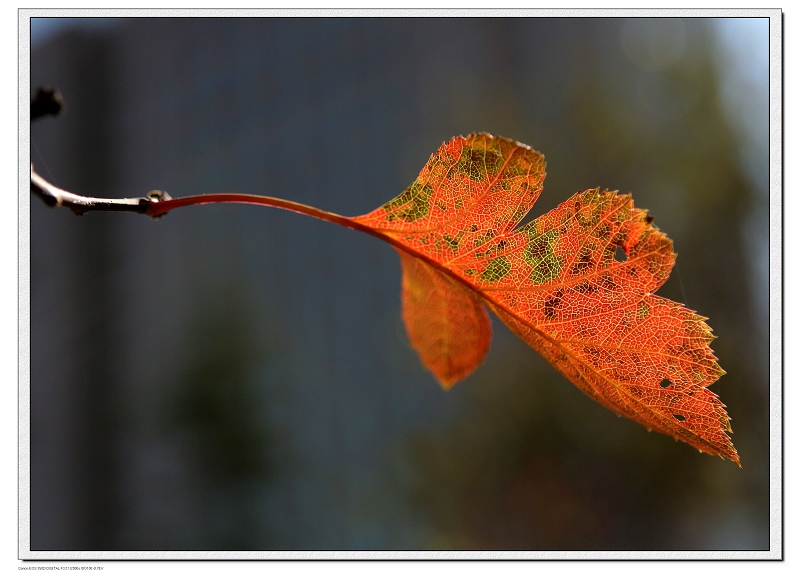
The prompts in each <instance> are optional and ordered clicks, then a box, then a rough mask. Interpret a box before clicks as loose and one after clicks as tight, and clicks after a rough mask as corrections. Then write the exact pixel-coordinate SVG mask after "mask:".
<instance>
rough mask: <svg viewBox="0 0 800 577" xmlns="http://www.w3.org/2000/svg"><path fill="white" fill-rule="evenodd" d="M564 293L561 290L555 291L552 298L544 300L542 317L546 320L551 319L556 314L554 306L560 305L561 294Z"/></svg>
mask: <svg viewBox="0 0 800 577" xmlns="http://www.w3.org/2000/svg"><path fill="white" fill-rule="evenodd" d="M562 294H564V293H562V292H561V290H558V291H556V293H555V294H554V295H553V298H551V299H549V300H547V301H545V303H544V317H545V318H546V319H547V320H552V319H553V318H554V317H555V316H556V308H558V307H559V305H561V295H562Z"/></svg>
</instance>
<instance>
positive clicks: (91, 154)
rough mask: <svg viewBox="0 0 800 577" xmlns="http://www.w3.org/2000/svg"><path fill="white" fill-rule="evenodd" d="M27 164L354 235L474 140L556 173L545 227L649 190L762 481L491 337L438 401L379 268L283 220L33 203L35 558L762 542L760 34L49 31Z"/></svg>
mask: <svg viewBox="0 0 800 577" xmlns="http://www.w3.org/2000/svg"><path fill="white" fill-rule="evenodd" d="M31 34H32V36H31V37H32V49H31V88H32V89H35V88H36V87H38V86H41V85H54V86H57V87H58V88H59V89H60V90H61V92H62V93H63V95H64V98H65V100H66V102H67V110H66V112H65V113H64V114H62V115H61V116H60V117H58V118H48V119H44V120H41V121H39V122H37V123H36V124H34V125H33V126H32V139H31V142H32V144H31V159H32V162H33V163H34V164H35V165H36V167H37V170H38V171H39V172H40V173H41V174H42V175H43V176H44V177H45V178H48V179H49V180H50V181H51V182H53V183H55V184H56V185H57V186H59V187H61V188H65V189H67V190H70V191H73V192H77V193H80V194H84V195H90V196H100V197H129V196H142V195H144V194H145V193H146V192H147V191H149V190H151V189H156V188H157V189H162V190H166V191H168V192H169V193H170V194H171V195H172V196H185V195H190V194H202V193H212V192H242V193H252V194H264V195H270V196H279V197H282V198H286V199H290V200H294V201H298V202H303V203H306V204H311V205H313V206H317V207H319V208H323V209H326V210H330V211H334V212H338V213H340V214H345V215H357V214H363V213H366V212H369V211H371V210H372V209H373V208H375V207H377V206H379V205H381V204H382V203H384V202H386V201H387V200H389V199H391V198H393V197H395V196H396V195H397V194H399V193H400V192H401V191H402V190H403V189H404V188H405V187H406V186H407V185H408V184H410V183H411V182H412V181H413V180H414V178H415V177H416V175H417V174H418V172H419V170H420V169H421V168H422V166H423V165H424V163H425V162H426V160H427V159H428V156H429V155H430V154H431V153H433V152H434V151H435V150H436V149H437V148H438V146H439V145H440V144H441V143H442V142H443V141H446V140H449V139H450V138H451V137H452V136H455V135H458V134H468V133H470V132H476V131H485V132H491V133H493V134H498V135H502V136H506V137H509V138H513V139H516V140H519V141H521V142H524V143H526V144H529V145H531V146H532V147H534V148H535V149H537V150H539V151H541V152H543V153H544V154H545V157H546V158H547V161H548V177H547V180H546V182H545V189H544V192H543V194H542V196H541V197H540V200H539V201H538V203H537V205H536V206H535V207H534V209H533V211H532V214H533V215H534V216H538V215H540V214H542V213H544V212H546V211H547V210H549V209H551V208H553V207H555V206H556V205H557V204H558V203H560V202H562V201H563V200H565V199H566V198H568V197H569V196H570V195H572V194H573V193H574V192H576V191H578V190H581V189H585V188H590V187H597V186H600V187H607V188H610V189H618V190H620V191H621V192H623V193H628V192H631V193H633V196H634V201H635V203H636V206H639V207H642V208H647V209H649V211H650V214H651V215H652V216H653V217H654V218H655V224H656V225H658V226H659V227H660V228H661V229H662V230H664V231H665V232H666V233H667V234H668V235H669V236H670V237H671V238H672V239H673V241H674V243H675V250H676V252H678V253H679V257H678V261H677V263H678V264H677V267H676V269H675V270H673V273H672V277H671V279H670V280H669V281H668V282H667V283H666V284H665V285H664V287H662V288H661V289H660V290H659V293H658V294H660V295H662V296H665V297H668V298H671V299H673V300H676V301H679V302H682V303H685V304H686V305H687V306H688V307H690V308H692V309H695V310H698V311H699V312H700V313H701V314H702V315H704V316H707V317H709V319H710V320H709V321H708V322H709V324H710V325H711V326H712V327H713V328H714V332H715V334H716V335H717V336H718V338H717V340H716V341H714V343H713V345H712V346H713V348H714V350H715V352H716V354H717V355H718V357H719V359H720V365H721V366H722V367H723V368H724V369H725V370H726V371H727V374H726V375H725V376H723V377H722V378H721V379H720V380H719V381H718V382H717V383H716V384H715V385H714V386H713V387H712V389H713V390H714V391H715V392H716V393H717V394H719V395H720V397H721V399H722V401H723V402H724V403H725V404H726V405H727V407H728V412H729V414H730V415H731V417H732V418H733V428H734V431H735V435H734V436H733V440H734V443H735V445H736V447H737V449H738V451H739V454H740V456H741V459H742V465H743V469H741V470H739V469H738V468H737V467H736V466H735V465H734V464H733V463H730V462H724V461H722V460H720V459H717V458H714V457H710V456H708V455H704V454H699V453H698V452H697V451H696V450H694V449H692V448H691V447H689V446H687V445H685V444H683V443H676V442H675V441H674V440H673V439H672V438H669V437H666V436H663V435H658V434H655V433H648V432H647V431H646V430H645V429H644V428H642V427H640V426H639V425H636V424H634V423H632V422H630V421H628V420H625V419H620V418H617V417H616V415H614V414H613V413H612V412H610V411H608V410H607V409H605V408H603V407H601V406H600V405H598V404H596V403H594V402H593V401H591V400H590V399H589V398H588V397H585V396H584V395H583V394H582V393H581V392H579V391H578V390H577V389H576V388H575V387H574V386H573V385H572V384H571V383H569V382H568V381H566V380H565V379H564V378H563V377H562V376H561V375H560V374H558V373H557V372H556V371H555V370H554V369H552V368H551V367H550V366H549V365H548V364H547V363H546V362H545V361H544V360H543V359H541V358H540V357H539V356H538V355H537V354H536V353H535V352H533V351H532V350H531V349H529V348H528V347H527V346H526V345H524V344H523V343H522V342H521V341H519V340H518V339H517V338H516V337H514V336H513V335H512V334H511V333H510V332H509V331H508V330H507V329H506V328H505V327H504V326H503V325H502V324H501V323H500V322H499V321H498V320H497V319H493V328H494V341H493V344H492V350H491V351H490V353H489V355H488V357H487V359H486V361H485V362H484V364H483V365H482V366H481V367H480V368H479V369H478V370H477V371H476V372H475V373H474V374H473V375H472V376H470V377H469V378H468V379H466V380H465V381H464V382H462V383H460V384H458V385H457V386H456V387H455V388H454V389H453V390H452V391H450V392H448V393H445V392H443V391H442V390H441V389H440V388H439V386H438V384H437V383H436V381H435V379H434V378H433V376H432V375H430V374H429V373H427V372H426V371H425V370H424V369H423V368H422V366H421V364H420V362H419V361H418V359H417V357H416V354H415V353H414V351H413V350H412V349H411V347H410V345H409V344H408V340H407V338H406V335H405V333H404V328H403V326H402V321H401V319H400V298H399V294H400V267H399V263H398V259H397V255H396V254H395V252H394V250H393V249H392V248H391V247H389V246H388V245H385V244H382V243H380V242H379V241H377V240H376V239H374V238H371V237H368V236H366V235H360V234H358V233H356V232H354V231H351V230H347V229H343V228H340V227H336V226H332V225H330V224H328V223H324V222H320V221H316V220H313V219H309V218H307V217H304V216H301V215H296V214H293V213H288V212H283V211H279V210H274V209H267V208H262V207H253V206H241V205H213V206H202V207H189V208H185V209H180V210H176V211H174V212H172V213H170V214H168V215H166V216H165V217H164V218H162V219H160V220H157V221H153V220H151V219H148V218H146V217H143V216H140V215H131V214H102V213H90V214H87V215H85V216H83V217H80V218H79V217H76V216H74V215H73V214H72V213H70V212H69V211H68V210H65V209H59V210H52V209H48V208H47V207H45V206H44V204H43V203H41V202H40V201H38V199H35V198H34V199H32V200H31V211H30V235H31V238H30V249H31V255H30V258H31V262H30V273H31V279H30V280H31V284H30V299H31V306H30V329H31V367H30V374H31V384H30V386H31V453H30V459H31V461H30V463H31V470H30V475H31V485H30V497H31V498H30V507H31V509H30V510H31V524H30V531H31V533H30V543H31V549H32V550H42V551H47V550H339V549H356V550H368V549H378V550H391V549H415V550H416V549H517V550H672V549H678V550H740V549H747V550H759V549H768V548H769V470H768V457H769V451H770V446H769V436H768V433H769V431H768V380H769V375H768V356H767V352H768V348H767V346H768V338H769V333H768V328H767V327H768V323H767V320H768V291H767V289H768V284H767V283H768V272H769V269H768V264H767V263H768V232H769V230H768V218H767V217H768V213H767V201H768V175H769V174H768V173H769V163H768V148H767V147H768V104H769V100H768V73H769V62H768V47H769V44H768V41H769V37H768V20H766V19H760V20H738V19H729V20H714V19H696V18H695V19H686V20H680V19H613V18H603V19H549V18H547V19H535V18H514V19H503V18H492V19H426V18H420V19H394V18H386V19H366V18H365V19H349V18H302V19H280V18H275V19H271V18H265V19H181V18H165V19H159V18H133V19H95V20H91V19H90V20H81V19H67V20H63V19H62V20H61V21H53V20H51V19H32V21H31Z"/></svg>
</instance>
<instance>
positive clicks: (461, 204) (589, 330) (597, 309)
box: [61, 134, 739, 464]
mask: <svg viewBox="0 0 800 577" xmlns="http://www.w3.org/2000/svg"><path fill="white" fill-rule="evenodd" d="M544 167H545V163H544V157H543V156H542V155H541V154H539V153H538V152H536V151H534V150H532V149H531V148H530V147H528V146H525V145H524V144H520V143H518V142H514V141H512V140H508V139H505V138H496V137H494V136H491V135H489V134H473V135H470V136H468V137H466V138H464V137H457V138H454V139H453V140H451V141H450V142H448V143H445V144H443V145H442V146H441V147H440V148H439V150H438V151H437V152H436V153H435V154H434V155H432V156H431V158H430V160H428V163H427V164H426V165H425V167H424V168H423V169H422V172H420V174H419V176H418V177H417V179H416V180H415V181H414V182H413V183H412V184H411V186H409V187H408V188H407V189H406V190H404V191H403V192H402V193H401V194H400V195H399V196H398V197H397V198H395V199H393V200H391V201H389V202H387V203H386V204H384V205H383V206H382V207H380V208H378V209H377V210H374V211H372V212H370V213H369V214H365V215H363V216H358V217H353V218H348V217H344V216H341V215H338V214H334V213H331V212H327V211H324V210H320V209H318V208H314V207H311V206H306V205H303V204H299V203H296V202H292V201H288V200H283V199H279V198H272V197H266V196H255V195H247V194H208V195H198V196H194V197H183V198H177V199H159V200H158V202H149V203H148V204H147V214H149V215H151V216H159V215H161V214H165V213H166V212H168V211H170V210H172V209H175V208H178V207H181V206H191V205H197V204H211V203H216V202H241V203H246V204H258V205H263V206H272V207H276V208H282V209H286V210H292V211H295V212H299V213H302V214H306V215H308V216H313V217H315V218H319V219H322V220H326V221H328V222H332V223H335V224H339V225H342V226H346V227H349V228H353V229H356V230H360V231H362V232H365V233H368V234H371V235H373V236H376V237H378V238H380V239H382V240H384V241H386V242H388V243H389V244H391V245H392V246H394V247H395V248H396V249H397V250H398V252H399V253H400V261H401V263H402V266H403V320H404V322H405V325H406V329H407V331H408V335H409V337H410V339H411V343H412V345H413V346H414V348H415V349H416V350H417V352H418V353H419V355H420V358H421V359H422V363H423V364H424V365H425V366H426V367H427V368H428V369H430V370H431V372H433V374H434V375H436V378H437V379H438V380H439V382H440V383H441V385H442V386H443V387H445V388H450V387H451V386H452V385H453V384H454V383H455V382H456V381H458V380H460V379H463V378H464V377H466V376H467V375H468V374H470V373H471V372H472V371H473V370H474V369H475V368H476V367H477V366H478V365H479V364H480V363H481V361H482V360H483V358H484V356H485V355H486V352H487V350H488V348H489V342H490V340H491V327H490V324H489V319H488V316H487V314H486V310H485V308H484V306H488V307H489V308H490V309H491V310H492V311H494V313H495V314H496V315H497V316H498V317H500V319H501V320H502V321H503V322H504V323H505V324H506V325H508V327H509V328H511V330H512V331H514V332H515V333H516V334H517V335H519V337H520V338H521V339H522V340H524V341H525V342H526V343H528V344H529V345H530V346H531V347H532V348H534V349H535V350H537V351H538V352H539V353H540V354H541V355H542V356H543V357H544V358H545V359H547V360H548V361H549V362H550V363H551V364H552V365H553V366H554V367H555V368H556V369H557V370H558V371H560V372H561V373H562V374H563V375H564V376H565V377H567V378H568V379H569V380H570V381H572V382H573V383H574V384H575V385H576V386H577V387H578V388H579V389H580V390H582V391H583V392H584V393H586V394H587V395H589V396H590V397H591V398H593V399H595V400H596V401H597V402H599V403H600V404H602V405H604V406H606V407H608V408H609V409H611V410H612V411H614V412H616V413H618V414H621V415H625V416H626V417H628V418H630V419H633V420H634V421H636V422H637V423H640V424H642V425H644V426H645V427H647V428H648V429H652V430H655V431H658V432H660V433H665V434H667V435H672V436H673V437H675V438H676V439H679V440H681V441H684V442H686V443H688V444H690V445H691V446H693V447H695V448H697V449H699V450H700V451H702V452H706V453H710V454H712V455H719V456H721V457H726V458H728V459H730V460H732V461H734V462H735V463H737V464H739V456H738V454H737V453H736V449H734V447H733V444H732V443H731V440H730V438H729V437H728V435H727V433H729V432H731V428H730V419H729V418H728V415H727V413H726V412H725V406H724V405H723V404H722V403H721V402H720V400H719V398H717V395H715V394H714V393H712V392H711V391H709V390H708V387H709V386H710V385H712V384H713V383H714V382H715V381H716V380H717V379H718V378H719V377H720V376H721V375H723V374H724V371H723V370H722V369H721V368H720V367H719V365H718V364H717V359H716V357H715V356H714V353H713V351H712V350H711V348H710V347H709V343H710V342H711V341H712V340H713V339H714V337H713V335H712V334H711V329H710V328H709V327H708V325H707V324H706V323H705V320H706V319H705V318H703V317H701V316H699V315H697V314H695V313H694V312H693V311H691V310H689V309H687V308H686V307H684V306H683V305H681V304H678V303H675V302H672V301H669V300H667V299H664V298H661V297H658V296H655V295H653V292H654V291H656V290H657V289H658V287H660V286H661V285H662V284H663V283H664V281H665V280H666V279H667V277H668V276H669V273H670V271H671V270H672V266H673V264H674V263H675V253H674V252H673V251H672V241H671V240H669V239H668V238H667V237H666V236H665V235H664V234H663V233H662V232H661V231H659V230H658V228H656V227H655V226H653V224H652V221H653V219H652V218H651V217H649V216H648V215H647V212H646V211H644V210H641V209H637V208H634V206H633V200H632V199H631V197H630V196H628V195H618V194H617V193H616V192H609V191H603V192H600V189H591V190H584V191H582V192H578V193H577V194H575V195H574V196H573V197H572V198H570V199H569V200H567V201H566V202H564V203H562V204H561V205H560V206H558V207H556V208H555V209H553V210H551V211H550V212H548V213H547V214H545V215H543V216H541V217H539V218H538V219H536V220H534V221H531V222H529V223H528V224H526V225H524V226H521V227H519V228H515V227H516V226H517V225H518V224H519V222H520V221H521V220H522V218H523V217H524V216H525V215H526V214H527V213H528V211H529V210H530V209H531V207H532V206H533V205H534V203H535V202H536V199H537V198H538V197H539V194H540V193H541V191H542V182H543V181H544V177H545V172H544ZM61 192H63V191H61ZM92 200H94V201H97V200H98V199H92ZM81 206H84V205H81ZM619 253H622V254H624V257H622V256H620V257H618V256H617V255H618V254H619Z"/></svg>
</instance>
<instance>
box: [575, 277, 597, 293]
mask: <svg viewBox="0 0 800 577" xmlns="http://www.w3.org/2000/svg"><path fill="white" fill-rule="evenodd" d="M574 290H575V292H577V293H580V294H590V293H593V292H596V291H597V289H596V288H595V287H594V285H593V284H592V283H590V282H589V281H587V280H585V281H583V282H581V283H579V284H576V285H575V287H574Z"/></svg>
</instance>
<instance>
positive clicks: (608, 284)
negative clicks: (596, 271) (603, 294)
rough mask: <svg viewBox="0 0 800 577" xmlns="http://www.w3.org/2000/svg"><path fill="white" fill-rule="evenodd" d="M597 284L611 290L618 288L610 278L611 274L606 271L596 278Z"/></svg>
mask: <svg viewBox="0 0 800 577" xmlns="http://www.w3.org/2000/svg"><path fill="white" fill-rule="evenodd" d="M597 284H599V285H600V286H601V287H603V288H604V289H608V290H612V291H613V290H616V289H618V288H619V286H618V285H617V283H615V282H614V279H612V278H611V275H610V274H608V273H604V274H601V275H600V276H599V277H598V278H597Z"/></svg>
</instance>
